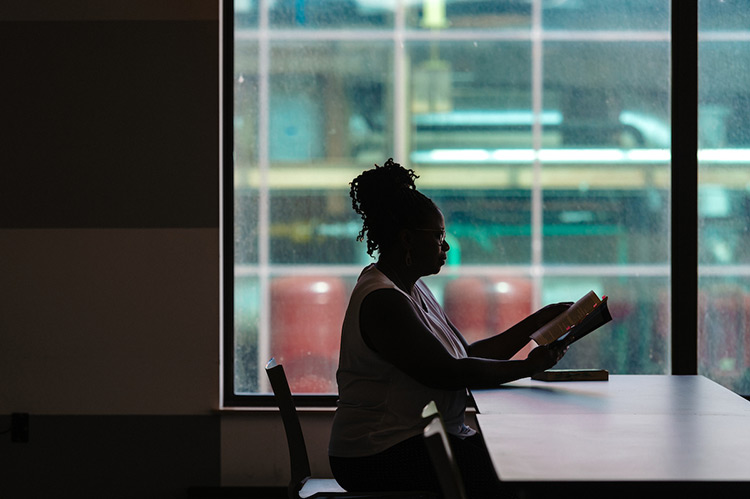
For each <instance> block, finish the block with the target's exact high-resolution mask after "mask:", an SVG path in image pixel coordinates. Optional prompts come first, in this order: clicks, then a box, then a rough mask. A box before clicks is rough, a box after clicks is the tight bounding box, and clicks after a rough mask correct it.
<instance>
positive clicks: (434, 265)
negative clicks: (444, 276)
mask: <svg viewBox="0 0 750 499" xmlns="http://www.w3.org/2000/svg"><path fill="white" fill-rule="evenodd" d="M410 232H411V234H412V237H411V248H410V254H411V259H412V264H413V265H414V266H416V267H417V270H418V271H419V273H420V275H423V276H426V275H432V274H437V273H438V272H440V268H441V267H442V266H443V265H445V260H446V258H447V255H446V253H447V252H448V250H449V249H450V246H449V245H448V243H447V242H446V241H445V219H444V218H443V214H442V213H441V212H440V210H435V211H434V212H433V213H432V214H431V215H429V216H426V217H425V219H424V220H423V221H422V222H421V223H420V224H419V226H418V227H415V228H414V229H412V230H411V231H410Z"/></svg>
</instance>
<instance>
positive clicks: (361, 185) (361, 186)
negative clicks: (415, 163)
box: [349, 158, 436, 256]
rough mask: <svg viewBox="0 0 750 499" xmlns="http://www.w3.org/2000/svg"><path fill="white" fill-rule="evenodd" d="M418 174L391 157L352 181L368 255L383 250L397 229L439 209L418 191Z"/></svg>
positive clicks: (413, 224)
mask: <svg viewBox="0 0 750 499" xmlns="http://www.w3.org/2000/svg"><path fill="white" fill-rule="evenodd" d="M417 178H419V176H418V175H417V174H416V173H414V170H412V169H411V168H404V167H403V166H401V165H400V164H398V163H395V162H394V161H393V158H389V159H388V161H386V162H385V164H383V166H378V165H377V164H376V165H375V168H373V169H370V170H366V171H364V172H362V174H361V175H359V176H357V177H356V178H355V179H354V180H352V181H351V182H350V184H349V185H351V189H350V191H349V196H350V197H351V198H352V208H354V211H356V212H357V213H358V214H359V215H360V216H361V217H362V221H363V224H362V230H360V231H359V235H358V236H357V241H363V240H365V238H366V239H367V254H369V255H370V256H373V253H374V252H375V251H382V249H383V248H384V247H388V246H389V245H390V244H391V243H393V242H394V240H395V239H396V236H397V234H398V231H399V230H401V229H403V228H416V224H417V222H418V221H419V220H421V219H423V217H424V215H426V214H429V213H431V212H432V210H435V209H436V206H435V204H434V203H433V202H432V200H431V199H430V198H428V197H427V196H425V195H424V194H422V193H421V192H419V191H418V190H417V187H416V185H415V184H414V180H415V179H417Z"/></svg>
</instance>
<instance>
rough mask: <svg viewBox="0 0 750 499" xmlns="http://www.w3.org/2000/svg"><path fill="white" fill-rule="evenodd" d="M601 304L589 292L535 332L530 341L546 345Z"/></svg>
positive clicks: (596, 297)
mask: <svg viewBox="0 0 750 499" xmlns="http://www.w3.org/2000/svg"><path fill="white" fill-rule="evenodd" d="M600 303H601V300H600V299H599V297H598V296H596V293H594V292H593V291H589V292H588V293H586V294H585V295H583V297H582V298H581V299H580V300H578V301H577V302H575V303H574V304H573V305H571V306H570V308H569V309H568V310H566V311H565V312H563V313H562V314H560V315H558V316H557V317H555V318H554V319H552V320H551V321H549V322H548V323H547V324H545V325H544V326H542V327H541V328H539V329H538V330H536V331H535V332H534V333H533V334H532V335H531V339H533V340H534V341H536V342H537V343H539V344H540V345H546V344H548V343H551V342H553V341H555V340H556V339H557V338H559V337H560V336H562V335H564V334H565V333H566V332H567V331H568V328H570V327H571V326H574V325H576V324H578V323H579V322H581V321H582V320H583V319H584V318H585V317H586V316H587V315H588V314H589V313H590V312H591V311H592V310H594V308H596V307H597V305H599V304H600Z"/></svg>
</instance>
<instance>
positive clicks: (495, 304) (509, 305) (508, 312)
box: [488, 277, 534, 333]
mask: <svg viewBox="0 0 750 499" xmlns="http://www.w3.org/2000/svg"><path fill="white" fill-rule="evenodd" d="M533 300H534V290H533V287H532V285H531V281H530V280H529V279H526V278H524V277H493V278H492V279H491V280H490V283H489V303H490V310H491V313H490V318H489V324H488V326H489V328H490V330H491V331H493V332H495V333H499V332H502V331H505V330H506V329H508V328H509V327H511V326H513V325H514V324H516V323H518V322H520V321H522V320H523V319H525V318H526V317H528V316H529V315H530V314H531V313H532V312H533V310H532V305H533Z"/></svg>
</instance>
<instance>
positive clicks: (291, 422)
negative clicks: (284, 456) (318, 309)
mask: <svg viewBox="0 0 750 499" xmlns="http://www.w3.org/2000/svg"><path fill="white" fill-rule="evenodd" d="M266 374H267V375H268V380H269V381H270V382H271V389H272V390H273V394H274V396H275V397H276V404H277V405H278V406H279V412H280V413H281V420H282V421H283V423H284V431H285V432H286V443H287V446H288V447H289V462H290V463H291V468H292V475H291V481H290V482H289V489H290V496H291V495H292V494H293V495H294V496H295V497H296V496H297V492H298V491H299V489H300V488H301V487H302V485H304V483H305V481H306V480H307V478H309V477H310V460H309V459H308V457H307V446H306V445H305V436H304V434H303V433H302V426H301V425H300V422H299V416H298V415H297V407H296V406H295V405H294V399H293V398H292V392H291V390H290V389H289V382H288V381H287V379H286V374H285V373H284V367H283V366H282V365H281V364H277V363H276V359H273V358H272V359H271V360H269V361H268V364H266Z"/></svg>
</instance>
